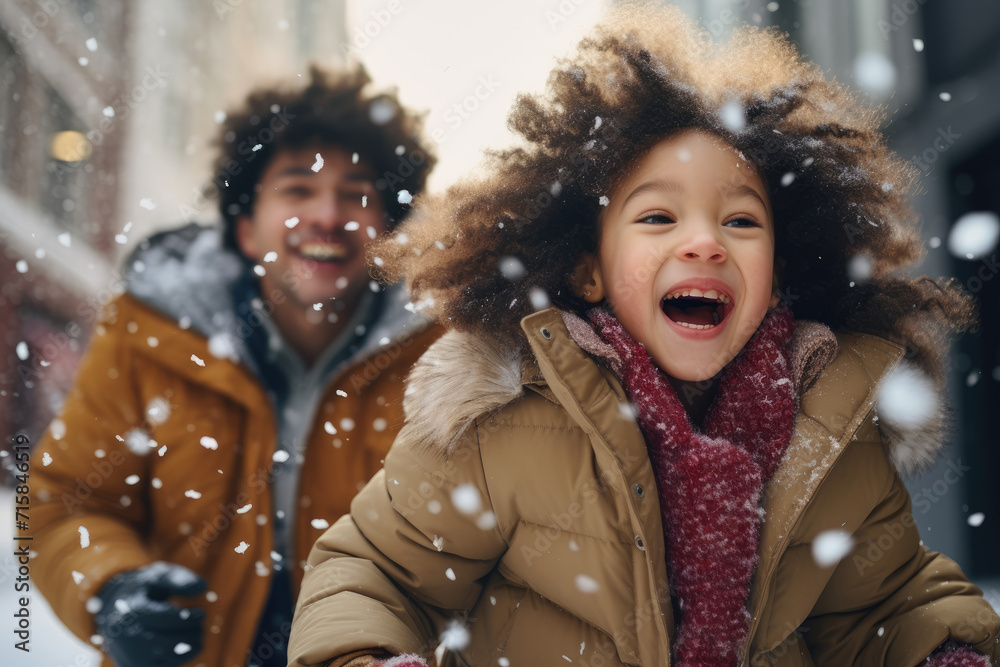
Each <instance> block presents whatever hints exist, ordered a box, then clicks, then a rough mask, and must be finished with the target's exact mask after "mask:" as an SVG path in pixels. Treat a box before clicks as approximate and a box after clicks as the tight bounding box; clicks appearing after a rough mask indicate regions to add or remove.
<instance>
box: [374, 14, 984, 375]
mask: <svg viewBox="0 0 1000 667" xmlns="http://www.w3.org/2000/svg"><path fill="white" fill-rule="evenodd" d="M734 110H735V112H736V113H735V114H733V111H734ZM733 115H735V116H736V119H735V121H734V120H731V119H730V118H731V117H732V116H733ZM743 119H745V124H744V123H743V122H742V120H743ZM881 120H882V116H881V113H880V112H879V111H878V110H877V109H872V108H869V107H867V106H865V105H864V104H862V103H860V102H859V101H858V100H857V99H856V98H855V96H854V95H853V94H852V93H851V92H850V91H849V90H847V89H846V88H845V87H844V86H842V85H840V84H837V83H834V82H831V81H828V80H827V79H826V78H825V77H824V76H823V74H822V73H821V72H820V71H819V69H818V68H817V67H816V66H815V65H813V64H811V63H808V62H806V61H804V60H803V59H802V58H801V57H800V55H799V54H798V52H797V51H796V49H795V47H794V46H793V45H792V44H791V43H790V42H789V41H788V40H787V37H786V36H784V35H782V34H780V33H778V32H776V31H775V30H773V29H760V28H756V27H752V26H744V27H742V28H740V29H738V30H736V31H735V32H734V34H733V36H732V38H731V39H730V41H729V42H728V43H727V44H724V45H716V44H713V42H712V41H711V39H710V38H709V36H708V35H707V33H705V32H704V31H702V30H700V29H699V28H697V27H696V26H695V25H693V23H692V22H691V21H689V20H688V19H687V18H685V17H684V16H683V15H682V14H681V13H680V12H679V11H678V10H676V9H674V8H671V7H649V6H641V5H627V6H620V7H618V8H616V9H615V10H613V11H612V13H611V14H610V16H609V17H608V19H607V20H606V21H605V22H604V23H603V24H602V25H601V26H600V27H599V28H597V29H596V30H595V31H594V32H593V33H592V35H591V36H589V37H587V38H585V39H584V40H583V41H581V43H580V45H579V47H578V51H577V53H576V55H575V57H573V58H570V59H565V60H562V61H560V63H559V65H558V66H557V67H556V69H555V70H554V71H553V72H552V73H551V75H550V77H549V81H548V88H547V94H546V95H545V96H544V97H539V96H529V95H521V96H519V97H518V99H517V102H516V103H515V106H514V108H513V110H512V111H511V114H510V116H509V119H508V124H509V126H510V127H511V129H512V130H514V131H515V132H516V133H517V134H518V135H520V139H521V140H522V141H521V144H520V145H518V146H517V147H515V148H510V149H507V150H503V151H491V152H489V153H488V154H487V160H486V165H485V167H486V169H485V175H484V176H482V177H480V178H478V179H475V180H472V179H470V180H466V181H463V182H460V183H459V184H457V185H455V186H453V187H452V188H451V189H449V190H448V192H447V193H445V194H444V195H440V196H436V197H431V198H428V199H427V200H425V201H423V202H422V203H421V205H420V206H418V208H417V210H416V211H415V214H414V217H413V218H412V219H411V221H410V222H409V223H408V224H406V225H404V226H403V227H402V228H401V229H400V230H399V233H397V234H395V235H394V236H391V237H387V238H385V239H383V240H382V241H381V242H379V243H378V244H377V245H376V246H374V248H373V249H372V251H371V252H370V254H369V258H370V259H371V260H372V262H373V264H374V265H375V266H374V267H373V268H374V270H375V271H376V272H377V273H379V275H380V277H381V278H382V279H384V280H388V281H395V280H398V279H399V278H401V277H403V278H405V279H406V280H407V283H408V285H409V287H410V289H411V290H412V292H413V299H414V300H415V301H416V300H420V299H426V298H428V297H429V298H431V299H432V300H433V311H434V313H435V314H436V315H437V316H438V317H439V318H440V319H441V320H442V321H443V322H444V323H445V324H446V325H448V326H451V327H455V328H458V329H463V330H471V331H475V332H477V333H481V334H483V335H491V336H500V337H503V336H510V335H519V334H520V333H521V332H520V327H519V321H520V319H521V318H522V317H524V316H525V315H527V314H530V313H531V312H532V311H533V310H534V309H535V308H537V307H538V306H539V301H544V300H546V299H540V298H539V295H540V294H544V295H545V296H547V300H550V301H551V303H552V304H554V305H556V306H558V307H560V308H563V309H567V310H572V311H575V312H578V313H582V312H583V311H584V310H585V309H586V308H587V307H588V306H587V304H586V303H585V302H584V301H583V300H582V299H580V298H579V297H578V296H576V295H575V294H574V291H573V288H572V275H573V272H574V268H575V267H576V265H577V264H578V263H579V261H580V259H581V258H582V257H583V255H584V254H585V253H590V252H593V251H595V249H596V245H597V242H598V235H599V218H600V213H601V210H602V207H601V202H600V198H601V197H602V196H604V195H606V194H607V193H609V192H610V191H611V190H612V189H613V187H614V185H615V184H616V182H618V181H619V180H620V179H621V178H622V177H623V175H624V174H626V173H628V170H629V168H630V166H631V165H632V164H634V163H635V162H637V161H638V160H639V159H640V158H641V157H642V156H643V154H644V153H645V152H646V151H648V150H649V149H650V148H651V147H652V146H653V145H655V144H656V143H657V142H659V141H660V140H662V139H663V138H664V137H666V136H669V135H672V134H675V133H678V132H681V131H684V130H690V129H695V130H701V131H704V132H708V133H711V134H713V135H716V136H719V137H721V138H722V139H723V140H725V141H726V142H728V143H729V144H731V145H732V146H734V147H735V148H736V149H738V150H739V151H741V152H742V153H743V155H744V156H746V158H748V159H749V160H750V162H751V163H753V164H754V165H755V166H756V168H757V170H758V173H759V174H760V176H761V178H762V179H763V181H764V182H765V183H766V184H767V186H768V189H769V191H770V194H771V200H772V202H773V206H774V220H775V227H776V236H777V242H776V254H777V256H778V257H780V262H782V265H781V272H780V275H781V288H782V295H783V297H784V299H785V300H786V301H787V302H789V304H790V305H791V307H792V308H793V310H794V312H795V315H796V317H798V318H800V319H812V320H818V321H821V322H824V323H826V324H827V325H829V326H830V327H832V328H834V329H838V328H839V329H844V328H848V329H854V330H858V331H866V332H871V333H876V334H879V335H882V336H885V337H888V338H890V339H892V340H895V341H897V342H900V343H903V344H906V345H907V346H908V350H909V352H910V354H911V356H912V357H914V358H915V361H916V362H917V363H919V364H920V365H921V366H923V367H924V368H925V369H926V370H928V371H929V372H931V374H932V375H933V376H935V377H936V378H938V379H939V381H940V380H941V378H942V373H941V364H940V361H941V359H942V358H943V353H944V346H943V345H942V340H943V339H942V336H944V335H945V334H947V333H948V332H949V331H952V330H961V329H963V328H967V327H968V326H970V325H971V324H972V323H973V322H974V310H973V306H972V301H971V299H970V298H968V297H967V296H965V295H964V294H963V293H962V292H961V291H960V290H959V289H957V288H956V287H954V286H952V285H949V284H939V283H937V282H935V281H932V280H930V279H928V278H919V279H911V278H903V277H896V276H893V275H891V274H892V273H893V272H895V271H897V270H898V269H901V268H902V267H906V266H908V265H911V264H912V263H914V262H915V260H917V259H918V258H919V257H920V255H921V253H922V242H921V238H920V235H919V233H918V229H917V225H916V222H917V221H916V216H915V213H914V211H913V210H912V208H911V207H910V206H909V204H908V202H907V197H908V195H909V194H910V193H911V192H912V191H913V189H914V188H915V185H916V173H917V172H916V170H915V169H914V168H913V167H912V166H911V165H909V164H908V163H906V162H904V161H903V160H901V159H900V158H899V157H898V156H896V155H895V154H894V153H892V152H891V151H889V149H888V148H887V147H886V144H885V139H884V137H883V135H882V133H881V132H880V130H879V124H880V122H881ZM511 257H513V258H516V260H518V261H519V262H520V263H521V264H522V265H523V267H524V269H525V271H524V272H523V276H521V277H520V278H518V274H519V273H520V272H519V271H511V270H509V269H510V267H511V266H514V267H517V268H518V269H519V268H520V267H519V266H518V264H517V262H514V261H513V260H511V259H509V258H511ZM852 262H853V263H854V266H855V267H858V266H860V267H862V269H863V270H862V271H861V272H858V271H856V270H855V271H852V270H851V269H850V268H849V267H850V266H851V264H852ZM502 268H504V269H506V270H501V269H502ZM868 269H870V272H869V271H868ZM859 273H861V274H867V276H865V275H861V276H859V275H858V274H859ZM852 275H853V277H852ZM539 290H542V291H543V292H540V291H539ZM532 296H534V297H535V298H534V300H533V299H532Z"/></svg>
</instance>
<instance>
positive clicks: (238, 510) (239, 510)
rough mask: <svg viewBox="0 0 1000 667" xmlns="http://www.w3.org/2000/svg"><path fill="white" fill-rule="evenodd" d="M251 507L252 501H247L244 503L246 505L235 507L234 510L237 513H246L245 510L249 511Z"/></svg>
mask: <svg viewBox="0 0 1000 667" xmlns="http://www.w3.org/2000/svg"><path fill="white" fill-rule="evenodd" d="M251 507H253V503H247V504H246V505H244V506H243V507H240V508H239V509H237V510H236V513H237V514H246V513H247V512H249V511H250V508H251Z"/></svg>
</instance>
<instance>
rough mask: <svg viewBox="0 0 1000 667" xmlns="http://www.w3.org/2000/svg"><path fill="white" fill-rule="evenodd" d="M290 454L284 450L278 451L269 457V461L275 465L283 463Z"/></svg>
mask: <svg viewBox="0 0 1000 667" xmlns="http://www.w3.org/2000/svg"><path fill="white" fill-rule="evenodd" d="M289 456H290V454H289V453H288V451H286V450H284V449H279V450H278V451H276V452H275V453H274V455H272V456H271V460H272V461H274V462H275V463H284V462H285V461H287V460H288V458H289Z"/></svg>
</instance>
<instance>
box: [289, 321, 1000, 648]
mask: <svg viewBox="0 0 1000 667" xmlns="http://www.w3.org/2000/svg"><path fill="white" fill-rule="evenodd" d="M522 327H523V329H524V331H525V332H526V334H527V337H528V340H529V342H530V345H531V351H532V352H533V359H532V358H531V357H528V356H527V355H521V354H520V353H519V352H518V351H516V350H504V349H501V348H498V347H496V346H495V345H494V344H491V343H490V342H488V341H486V340H483V339H481V338H477V337H474V336H470V335H463V334H458V333H450V334H448V335H446V336H445V337H444V338H442V339H441V340H440V341H438V342H437V343H436V344H435V345H434V346H432V347H431V349H430V350H429V351H428V353H427V354H426V355H425V356H424V357H423V358H422V359H421V361H420V362H418V365H417V366H416V368H415V370H414V372H413V374H412V376H411V379H410V384H409V387H408V389H407V394H408V399H407V404H406V406H405V407H406V411H407V419H408V421H407V424H406V425H405V426H404V428H403V430H402V431H401V432H400V434H399V437H398V438H397V440H396V442H395V444H394V445H393V448H392V451H391V452H390V454H389V456H388V457H387V459H386V464H385V469H384V471H383V472H382V473H380V474H378V475H377V476H376V477H375V478H374V479H373V480H372V481H371V483H370V484H369V485H368V486H367V487H366V488H365V489H364V490H363V491H362V492H361V493H360V494H359V495H358V496H357V497H356V498H355V500H354V502H353V504H352V506H351V514H350V515H349V516H345V517H344V518H342V519H341V520H340V521H339V522H337V523H336V524H335V525H334V526H332V527H331V528H330V529H329V530H328V531H327V532H326V533H325V534H324V535H323V536H322V537H321V538H320V539H319V541H318V542H317V543H316V545H315V547H314V548H313V552H312V554H311V555H310V559H309V570H308V571H307V573H306V575H305V579H304V581H303V585H302V590H301V594H300V597H299V601H298V608H297V610H296V617H295V621H294V623H293V628H292V638H291V647H290V651H289V661H290V664H292V665H300V666H301V665H325V664H328V663H330V662H331V661H334V662H333V664H343V663H344V662H345V660H344V656H348V655H352V654H354V655H357V654H356V653H353V652H357V651H362V652H363V651H366V650H369V649H374V648H379V649H382V650H385V651H387V652H389V653H393V654H400V653H409V652H418V653H422V654H424V655H429V654H430V653H432V652H433V650H434V647H435V646H436V645H437V643H438V641H439V637H440V636H441V634H442V632H444V631H446V630H447V629H448V627H449V625H450V624H456V627H461V628H466V629H467V631H468V637H467V640H468V641H467V642H466V641H458V642H456V644H457V645H459V646H457V647H456V648H455V649H454V650H450V651H447V652H446V653H445V657H444V658H443V659H442V662H441V664H442V665H476V666H479V665H481V666H483V667H486V666H491V667H492V666H495V665H505V664H509V665H511V666H512V667H518V666H521V665H532V666H541V665H566V664H576V665H580V664H582V665H591V666H594V667H596V666H600V665H605V666H609V665H615V666H617V665H647V666H650V667H652V666H662V665H668V664H669V663H670V642H671V638H672V634H673V632H674V618H673V612H672V608H671V603H670V592H669V584H668V582H667V570H666V563H665V560H666V557H665V553H664V542H663V530H662V527H661V520H660V509H659V503H658V499H657V494H656V488H655V480H654V477H653V472H652V469H651V467H650V463H649V459H648V457H647V454H646V444H645V442H644V440H643V437H642V435H641V433H640V431H639V429H638V427H637V425H636V423H635V421H634V419H633V418H632V417H631V414H630V413H629V411H628V410H623V406H624V405H626V403H627V399H626V397H625V394H624V391H623V390H622V387H621V385H620V383H619V382H618V381H617V379H616V378H615V377H614V376H613V374H612V373H611V372H610V371H609V370H607V369H606V368H605V367H604V366H603V365H602V364H599V363H597V362H595V359H594V358H593V357H591V356H590V355H589V354H587V353H586V352H584V351H583V350H581V349H580V347H579V346H578V345H577V344H576V343H575V342H574V341H573V340H572V338H571V337H570V336H569V334H568V332H567V328H566V326H565V324H564V321H563V318H562V317H561V316H560V314H559V313H558V311H555V310H548V311H543V312H540V313H536V314H534V315H532V316H529V317H527V318H525V320H524V321H523V323H522ZM838 338H839V352H838V354H837V356H836V358H835V359H834V360H833V361H832V363H830V364H829V365H828V366H827V367H826V368H825V371H823V372H822V374H821V376H820V377H819V378H818V380H816V381H815V383H814V384H813V385H812V386H811V388H809V389H808V391H806V392H805V393H804V395H802V397H801V408H800V414H799V417H798V420H797V423H796V426H795V431H794V434H793V437H792V440H791V443H790V444H789V447H788V450H787V453H786V455H785V457H784V460H783V461H782V463H781V466H780V468H779V469H778V471H777V472H776V473H775V475H774V476H773V478H772V479H771V480H770V482H769V484H768V485H767V487H766V488H765V491H764V499H763V511H764V523H763V526H762V534H761V540H760V547H759V565H758V568H757V572H756V574H755V576H754V579H753V583H752V589H751V592H750V599H749V602H748V607H749V611H750V615H751V626H750V632H749V640H748V645H747V646H746V651H745V656H744V658H743V660H742V664H743V665H781V666H783V667H792V666H800V665H835V666H837V667H841V666H844V665H873V666H874V665H899V666H903V667H912V666H913V665H917V664H918V663H919V662H920V661H922V660H923V659H924V658H925V657H927V656H928V655H929V654H930V653H931V652H932V651H933V650H934V649H935V648H936V647H938V646H939V645H940V644H941V643H943V642H945V641H946V640H948V639H949V638H950V639H955V640H957V641H960V642H964V643H968V644H971V645H973V646H974V647H975V648H976V649H977V650H979V651H981V652H983V653H987V654H989V655H991V657H992V659H993V660H994V661H995V662H996V661H997V660H1000V649H998V644H997V635H998V632H1000V619H998V618H997V616H996V614H995V613H994V612H993V610H992V609H991V608H990V606H989V605H988V604H987V603H986V601H984V600H983V598H982V597H981V594H980V591H979V590H978V589H977V588H976V587H974V586H973V585H972V584H970V583H969V582H968V581H967V580H966V579H965V577H964V576H963V574H962V572H961V570H960V569H959V568H958V566H957V565H956V564H955V563H954V562H953V561H951V560H950V559H948V558H947V557H945V556H943V555H940V554H937V553H934V552H931V551H929V550H928V549H926V548H925V547H924V546H923V545H922V544H921V543H920V538H919V536H918V534H917V530H916V528H915V526H914V519H913V515H912V514H911V509H910V498H909V495H908V494H907V491H906V489H905V487H904V486H903V484H902V482H901V481H900V478H899V476H898V474H897V472H896V466H905V465H906V462H907V461H908V460H912V459H914V458H921V457H926V456H927V455H928V454H930V453H931V452H928V451H918V450H915V449H914V448H918V449H919V448H921V447H927V446H929V445H927V444H914V443H915V442H916V443H926V442H927V441H919V440H912V439H911V440H909V441H907V442H894V443H890V442H884V440H885V437H884V436H880V433H879V430H878V428H877V427H876V426H875V423H874V420H873V404H874V401H875V395H876V387H877V383H878V381H879V380H880V379H881V378H883V377H885V376H886V375H887V374H889V373H890V372H891V371H892V370H893V369H894V368H895V367H896V365H897V364H898V363H899V361H900V358H901V350H900V349H899V348H898V347H897V346H895V345H893V344H891V343H888V342H886V341H884V340H881V339H879V338H876V337H873V336H867V335H857V334H844V335H840V336H838ZM526 357H527V361H525V358H526ZM536 364H537V365H536ZM894 462H895V465H894ZM831 529H839V530H843V531H846V532H848V533H850V534H852V535H853V537H854V540H855V542H856V546H855V547H854V549H853V551H852V552H851V553H849V554H848V555H847V556H846V557H844V558H843V559H842V560H841V561H840V562H839V564H837V565H835V566H827V567H822V566H820V565H818V564H817V563H816V562H815V560H814V559H813V555H812V543H813V540H814V539H815V538H816V536H817V535H818V534H820V533H822V532H824V531H827V530H831ZM457 634H459V635H461V633H457ZM448 636H450V637H455V636H456V633H455V632H452V633H451V634H450V635H448ZM459 639H465V638H463V637H459ZM504 659H506V660H504ZM362 660H363V659H355V661H354V662H355V663H356V664H361V662H362Z"/></svg>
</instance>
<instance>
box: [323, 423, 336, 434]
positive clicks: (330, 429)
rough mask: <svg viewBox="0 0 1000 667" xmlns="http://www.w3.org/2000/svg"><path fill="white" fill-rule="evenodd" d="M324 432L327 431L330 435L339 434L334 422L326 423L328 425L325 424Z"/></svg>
mask: <svg viewBox="0 0 1000 667" xmlns="http://www.w3.org/2000/svg"><path fill="white" fill-rule="evenodd" d="M323 430H324V431H326V432H327V433H329V434H330V435H336V433H337V427H336V426H334V425H333V423H332V422H326V423H324V424H323Z"/></svg>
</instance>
